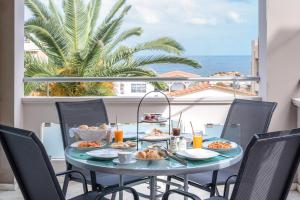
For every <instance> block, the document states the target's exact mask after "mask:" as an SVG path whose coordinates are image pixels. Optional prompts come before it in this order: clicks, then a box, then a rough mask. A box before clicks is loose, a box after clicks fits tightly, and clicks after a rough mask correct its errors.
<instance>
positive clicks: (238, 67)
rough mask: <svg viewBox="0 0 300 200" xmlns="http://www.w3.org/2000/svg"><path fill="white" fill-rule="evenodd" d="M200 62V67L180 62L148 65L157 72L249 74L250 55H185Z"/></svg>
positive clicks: (203, 74) (205, 74)
mask: <svg viewBox="0 0 300 200" xmlns="http://www.w3.org/2000/svg"><path fill="white" fill-rule="evenodd" d="M185 57H188V58H192V59H195V60H197V61H198V62H199V63H201V65H202V68H198V69H197V68H193V67H189V66H186V65H182V64H164V65H153V66H150V67H149V68H151V69H152V70H154V71H155V72H156V73H158V74H162V73H166V72H170V71H177V70H178V71H184V72H188V73H193V74H197V75H200V76H211V75H213V74H215V73H217V72H232V71H235V72H240V73H241V74H242V75H245V76H247V75H251V55H211V56H210V55H207V56H203V55H198V56H185Z"/></svg>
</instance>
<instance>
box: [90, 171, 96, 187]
mask: <svg viewBox="0 0 300 200" xmlns="http://www.w3.org/2000/svg"><path fill="white" fill-rule="evenodd" d="M90 176H91V184H92V191H97V181H96V172H94V171H90Z"/></svg>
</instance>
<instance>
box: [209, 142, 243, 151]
mask: <svg viewBox="0 0 300 200" xmlns="http://www.w3.org/2000/svg"><path fill="white" fill-rule="evenodd" d="M213 142H228V143H230V145H231V148H229V149H212V148H208V145H209V144H211V143H213ZM237 147H238V145H237V143H235V142H231V141H224V140H219V141H218V140H215V141H207V142H203V148H204V149H209V150H212V151H216V152H220V153H222V152H227V151H231V150H233V149H236V148H237Z"/></svg>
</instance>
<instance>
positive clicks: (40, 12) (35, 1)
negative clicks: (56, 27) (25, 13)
mask: <svg viewBox="0 0 300 200" xmlns="http://www.w3.org/2000/svg"><path fill="white" fill-rule="evenodd" d="M24 3H25V5H26V7H27V8H28V9H29V10H30V11H31V12H32V14H33V15H34V16H35V17H37V18H41V19H43V20H47V19H49V16H50V15H49V11H48V9H47V8H46V6H45V5H44V4H43V3H42V2H40V1H39V0H25V2H24Z"/></svg>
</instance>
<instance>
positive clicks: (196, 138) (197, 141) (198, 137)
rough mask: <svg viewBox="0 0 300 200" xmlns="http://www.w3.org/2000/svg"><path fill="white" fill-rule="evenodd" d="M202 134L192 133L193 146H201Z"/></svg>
mask: <svg viewBox="0 0 300 200" xmlns="http://www.w3.org/2000/svg"><path fill="white" fill-rule="evenodd" d="M202 143H203V136H202V135H194V136H193V148H195V149H197V148H202Z"/></svg>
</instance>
